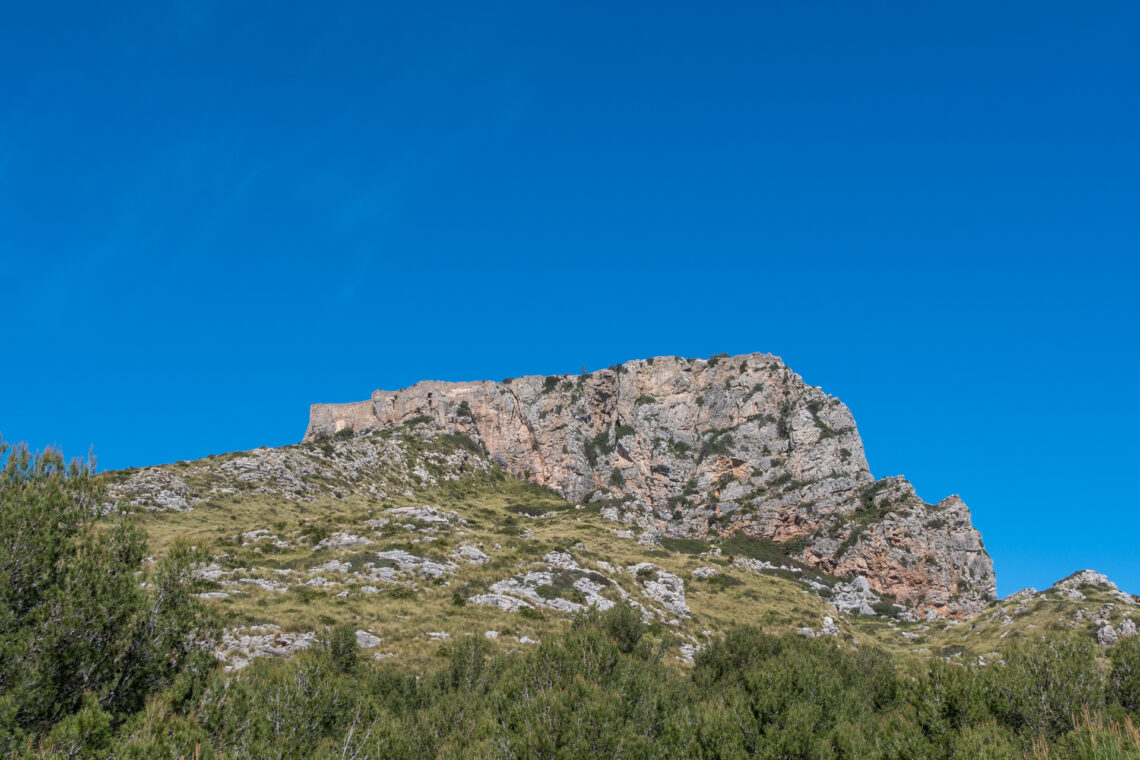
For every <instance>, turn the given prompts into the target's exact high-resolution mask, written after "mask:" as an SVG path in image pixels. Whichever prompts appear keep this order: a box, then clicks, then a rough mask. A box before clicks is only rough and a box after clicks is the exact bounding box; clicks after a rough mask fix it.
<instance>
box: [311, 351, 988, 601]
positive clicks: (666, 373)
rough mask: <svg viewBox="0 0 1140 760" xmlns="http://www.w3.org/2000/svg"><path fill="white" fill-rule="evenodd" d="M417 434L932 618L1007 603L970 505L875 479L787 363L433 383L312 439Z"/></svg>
mask: <svg viewBox="0 0 1140 760" xmlns="http://www.w3.org/2000/svg"><path fill="white" fill-rule="evenodd" d="M408 424H414V425H421V424H426V425H428V426H429V427H431V428H435V429H439V430H442V431H444V432H446V433H453V434H460V435H465V436H468V437H469V438H471V439H472V440H473V441H475V442H476V443H478V444H480V445H481V446H482V447H483V448H485V449H486V451H487V452H488V454H489V455H490V457H491V458H492V460H494V461H495V462H496V463H497V464H499V465H500V466H502V467H503V468H504V469H506V470H507V471H509V472H511V473H512V474H514V475H517V476H520V477H524V478H527V479H530V480H532V481H535V482H537V483H540V484H542V485H544V486H547V487H549V488H551V489H553V490H555V491H557V492H559V493H560V494H562V495H563V496H565V497H566V498H568V499H571V500H574V501H581V502H588V503H594V504H596V503H598V502H601V506H602V508H603V514H610V515H613V516H615V517H616V518H617V519H619V520H621V521H623V522H627V523H631V524H635V525H637V526H638V527H639V528H640V529H641V530H643V531H644V532H646V533H648V534H652V535H658V536H667V537H668V536H671V537H692V536H702V537H706V536H707V537H711V538H717V537H721V538H726V537H730V536H732V535H734V534H745V535H747V536H753V537H755V538H757V539H762V540H763V541H766V542H771V543H772V544H774V545H776V547H777V548H779V549H780V550H782V551H783V552H784V553H786V555H787V556H788V558H789V559H791V560H796V561H799V562H802V563H804V564H805V565H808V566H811V567H815V568H819V569H821V570H825V571H827V572H829V573H832V574H835V575H840V576H843V577H859V576H861V577H864V578H866V579H867V582H868V584H869V586H870V588H871V589H873V590H874V591H876V592H878V593H880V594H890V595H893V596H894V597H895V599H896V600H897V601H898V602H900V603H902V604H904V605H906V606H907V607H908V608H911V609H913V610H915V611H916V612H918V613H919V614H923V615H924V614H927V613H931V612H932V613H936V614H938V615H946V616H954V617H959V616H964V615H968V614H972V613H975V612H978V611H980V610H981V609H982V607H983V606H984V605H985V603H986V602H987V601H989V600H991V599H993V598H994V597H995V584H994V574H993V564H992V562H991V560H990V557H989V555H988V554H987V553H986V551H985V548H984V546H983V544H982V540H981V535H980V534H979V533H978V531H977V530H976V529H975V528H974V527H973V524H972V523H971V520H970V513H969V510H968V509H967V507H966V505H965V504H964V503H963V502H962V500H961V499H959V498H958V497H956V496H951V497H949V498H946V499H944V500H942V501H941V502H938V503H937V504H927V503H925V502H923V501H922V500H921V499H920V498H919V497H918V496H917V495H916V494H915V492H914V489H913V487H911V485H910V484H909V483H907V482H906V480H905V479H903V478H899V477H896V478H886V479H884V480H879V481H876V480H875V478H874V477H873V476H872V475H871V472H870V470H869V468H868V466H867V460H866V457H865V455H864V452H863V444H862V441H861V439H860V437H859V433H858V430H857V429H856V426H855V420H854V418H853V417H852V415H851V412H850V411H849V410H848V409H847V407H846V406H844V404H843V403H841V402H840V401H839V400H838V399H836V398H834V397H831V396H829V395H827V394H826V393H824V392H823V391H822V390H821V389H819V388H817V387H813V386H810V385H808V384H806V383H805V382H804V381H803V380H802V379H801V378H800V376H799V375H797V374H795V373H794V372H792V371H791V370H790V369H789V368H788V367H786V366H785V365H784V364H783V362H782V361H781V360H780V359H779V358H778V357H775V356H771V355H768V354H748V355H744V356H732V357H730V356H727V355H721V356H716V357H712V358H710V359H708V360H702V359H682V358H678V357H656V358H653V359H644V360H637V361H631V362H627V363H625V364H621V365H616V366H614V367H610V368H609V369H605V370H600V371H596V372H592V373H589V374H581V375H563V376H550V377H543V376H527V377H521V378H514V379H510V380H504V381H503V382H486V381H484V382H461V383H450V382H437V381H425V382H421V383H417V384H416V385H413V386H411V387H409V388H405V389H402V390H398V391H382V390H377V391H375V392H373V394H372V397H371V399H369V400H368V401H362V402H356V403H349V404H315V405H313V407H312V409H311V413H310V420H309V427H308V430H307V431H306V434H305V440H306V441H314V440H321V439H326V438H330V437H332V436H334V435H337V434H338V433H339V434H341V435H344V434H345V433H344V431H345V430H346V429H348V428H351V429H352V430H354V431H356V432H361V431H365V430H375V429H383V428H390V427H396V426H400V425H408Z"/></svg>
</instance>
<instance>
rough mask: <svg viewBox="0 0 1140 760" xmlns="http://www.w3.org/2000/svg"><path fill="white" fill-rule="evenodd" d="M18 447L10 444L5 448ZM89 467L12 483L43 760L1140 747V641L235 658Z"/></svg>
mask: <svg viewBox="0 0 1140 760" xmlns="http://www.w3.org/2000/svg"><path fill="white" fill-rule="evenodd" d="M0 454H3V452H2V451H0ZM90 475H91V471H90V465H89V464H85V463H77V464H73V465H71V466H70V467H65V466H64V465H63V462H62V459H61V458H60V457H59V456H58V455H57V454H55V453H53V452H48V453H47V454H45V455H41V456H39V457H36V456H32V455H29V454H28V452H27V451H26V450H24V449H19V448H18V449H16V450H14V451H13V452H12V453H11V454H10V455H9V456H8V457H7V461H6V464H5V467H4V468H3V479H2V481H0V568H2V570H3V572H2V573H0V752H2V753H3V754H5V755H7V756H11V757H22V758H62V757H67V758H112V757H114V758H172V759H174V758H179V757H183V756H185V757H200V758H234V759H236V758H434V757H447V758H531V757H543V758H545V757H550V758H581V757H607V758H619V757H626V758H642V757H661V758H676V757H693V758H722V757H723V758H737V757H739V758H744V757H756V758H772V759H773V760H776V759H777V758H780V759H783V758H820V759H824V758H827V759H838V758H1022V757H1037V758H1047V757H1048V758H1061V757H1073V758H1081V759H1085V758H1088V759H1090V760H1091V759H1092V758H1140V734H1138V733H1137V731H1136V729H1135V727H1134V725H1133V721H1134V720H1135V719H1136V717H1137V711H1138V710H1140V640H1138V639H1137V638H1131V639H1125V640H1122V641H1121V642H1120V643H1118V644H1117V645H1115V646H1114V647H1112V648H1111V649H1109V650H1107V654H1106V653H1105V651H1106V650H1102V649H1100V648H1099V647H1097V646H1096V645H1094V644H1093V643H1092V642H1091V641H1089V640H1088V639H1087V638H1082V637H1079V636H1078V637H1067V636H1055V637H1051V638H1047V639H1041V640H1038V641H1035V642H1028V643H1021V644H1019V645H1016V646H1013V647H1011V648H1010V649H1008V650H1007V651H1006V652H1005V653H1004V656H1003V658H1002V660H1001V661H1000V662H995V663H990V664H987V665H961V664H952V663H948V662H946V661H943V660H940V659H934V658H932V659H929V660H924V661H918V660H906V661H903V660H897V659H894V658H892V657H891V656H889V655H888V654H886V653H884V652H883V651H881V650H879V649H876V648H874V647H871V646H866V645H864V646H854V645H853V644H852V643H851V642H850V641H849V640H838V639H836V638H816V639H806V638H802V637H799V636H794V635H786V634H785V635H775V634H773V633H770V632H765V631H763V630H760V629H759V628H756V627H740V628H737V629H734V630H732V631H731V632H730V633H729V634H728V635H727V636H725V637H724V638H723V639H721V640H719V641H717V642H716V643H714V644H713V645H711V646H710V647H708V648H707V649H705V650H704V651H702V652H701V653H700V654H699V655H698V656H697V658H696V662H695V664H694V665H693V666H692V667H691V668H682V667H680V666H677V665H674V664H672V663H671V662H669V661H667V660H666V658H665V657H664V656H663V653H664V647H663V644H664V643H666V642H665V638H667V637H668V634H665V638H663V637H661V636H656V635H655V636H647V635H645V632H646V628H645V627H644V626H643V625H642V624H641V621H640V615H639V613H638V612H637V611H635V610H634V609H633V608H631V607H628V606H625V605H619V606H616V607H614V608H612V609H611V610H609V611H607V612H605V613H600V614H599V613H596V612H592V613H589V614H584V615H580V616H579V617H577V618H575V619H574V620H573V621H572V623H571V624H570V625H568V626H567V627H566V629H565V630H563V631H562V632H561V633H557V634H550V635H548V636H546V637H545V638H544V640H543V641H542V642H541V643H540V644H538V645H536V646H530V647H523V649H522V651H519V652H515V653H509V652H504V651H500V650H496V649H495V648H494V647H493V645H492V644H491V643H490V642H488V641H487V640H486V639H484V638H483V637H481V636H469V637H463V638H457V639H455V640H453V641H451V642H449V644H448V645H447V646H446V648H444V649H443V650H441V655H442V656H441V657H440V658H439V661H438V663H437V664H436V665H435V666H433V667H430V668H427V669H426V670H421V671H418V672H416V671H413V670H411V669H409V668H407V667H404V668H401V667H400V666H399V665H398V664H394V663H392V662H391V661H386V662H384V663H383V664H379V663H376V662H373V661H372V660H370V659H366V658H365V657H364V655H363V654H362V653H361V652H360V651H359V650H358V648H357V646H356V640H355V637H354V633H353V630H352V629H351V628H334V629H331V630H329V631H327V632H326V635H325V638H324V640H323V642H322V644H321V646H318V647H314V648H313V649H311V650H310V651H308V652H305V653H303V654H301V655H299V656H297V657H295V658H293V659H292V660H288V661H284V660H265V659H262V660H257V661H255V662H254V663H253V664H252V665H251V666H250V667H249V668H247V669H245V670H243V671H240V672H236V673H227V672H224V671H223V670H222V669H220V668H219V667H216V666H214V665H213V664H212V663H210V662H208V659H207V658H205V656H204V655H202V654H201V652H200V644H201V643H202V642H203V641H205V640H207V639H209V637H210V636H211V635H213V630H212V629H211V627H210V626H209V625H208V621H207V620H206V619H205V617H204V614H203V613H202V611H201V610H199V609H198V607H197V606H196V604H195V602H194V599H193V597H192V596H191V595H190V594H189V590H188V572H187V568H188V567H189V563H190V562H191V561H192V560H193V557H192V556H191V552H190V551H189V550H188V549H179V550H177V551H174V552H172V553H171V556H169V557H167V558H165V559H163V560H162V561H160V562H158V563H155V564H147V563H142V559H143V557H144V556H145V543H144V540H143V536H142V534H141V533H140V532H139V530H138V529H137V526H136V525H135V524H134V523H133V522H132V520H131V519H130V518H129V517H127V516H124V515H121V514H118V513H110V514H106V515H101V514H100V509H101V507H100V505H101V503H102V502H101V499H100V495H99V494H98V489H97V487H96V486H95V485H94V484H93V481H92V480H91V477H90Z"/></svg>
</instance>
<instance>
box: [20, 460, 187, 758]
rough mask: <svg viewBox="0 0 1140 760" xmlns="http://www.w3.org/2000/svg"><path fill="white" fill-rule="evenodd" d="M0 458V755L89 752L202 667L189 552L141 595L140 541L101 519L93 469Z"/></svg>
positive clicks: (174, 558) (122, 518)
mask: <svg viewBox="0 0 1140 760" xmlns="http://www.w3.org/2000/svg"><path fill="white" fill-rule="evenodd" d="M0 460H3V467H2V468H0V748H5V749H8V750H11V749H13V748H15V747H18V746H21V745H24V744H26V743H27V742H28V741H30V740H32V739H33V738H35V737H40V738H42V737H44V736H51V737H55V738H53V739H52V740H51V742H52V743H54V742H57V741H58V743H59V746H64V745H66V746H69V747H78V746H82V745H84V744H90V743H98V741H100V737H107V736H109V734H110V732H111V730H112V727H113V726H114V725H117V722H118V721H119V720H120V719H121V718H123V717H124V716H127V715H130V714H132V713H135V712H137V711H139V710H140V709H141V708H142V707H143V705H144V704H145V702H146V699H147V697H148V696H150V695H151V694H153V693H155V692H157V691H158V690H160V689H162V688H164V687H166V686H168V685H170V684H172V683H173V682H174V681H175V679H176V678H177V677H178V676H179V674H180V673H182V672H184V671H186V672H191V671H192V670H193V667H194V662H195V661H197V662H199V663H201V662H202V660H203V658H202V656H201V655H200V654H198V655H196V654H195V653H196V652H197V647H196V645H195V636H196V635H199V634H204V633H205V629H204V628H203V619H202V617H201V615H200V611H199V608H198V607H197V605H196V604H195V600H194V599H193V598H192V597H191V596H190V593H189V586H188V582H189V557H188V552H187V551H186V550H184V549H180V550H176V551H174V552H172V554H171V555H170V556H168V557H167V558H166V559H164V560H162V561H161V562H160V563H158V564H157V565H156V566H155V567H154V568H153V569H152V570H151V571H150V572H149V573H148V574H147V575H146V581H147V584H146V586H147V587H146V588H143V587H142V586H141V584H140V581H141V580H142V578H141V577H140V576H139V572H140V569H141V562H142V559H143V557H144V556H145V553H146V541H145V536H144V534H143V532H142V530H141V528H139V526H138V524H137V523H136V522H135V521H134V520H132V519H131V518H130V517H128V516H126V515H124V514H121V513H119V512H112V513H110V514H106V515H104V514H102V512H103V509H104V504H103V493H102V491H101V489H100V488H99V487H98V485H97V483H96V480H95V478H94V477H93V475H94V463H93V462H84V461H74V462H71V463H70V464H65V463H64V461H63V457H62V456H61V455H60V454H59V453H58V452H56V451H53V450H50V449H49V450H48V451H46V452H44V453H42V454H33V453H31V452H29V451H28V449H27V448H26V447H25V446H16V447H12V448H9V446H8V445H7V444H5V443H3V442H0ZM204 672H205V671H204V670H203V673H204ZM76 751H78V750H76ZM72 754H74V752H73V753H72Z"/></svg>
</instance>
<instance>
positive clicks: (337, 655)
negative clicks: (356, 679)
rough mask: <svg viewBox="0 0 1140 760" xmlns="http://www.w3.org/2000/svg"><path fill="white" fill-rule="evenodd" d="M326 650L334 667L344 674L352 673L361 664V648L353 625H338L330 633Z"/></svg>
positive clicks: (325, 643)
mask: <svg viewBox="0 0 1140 760" xmlns="http://www.w3.org/2000/svg"><path fill="white" fill-rule="evenodd" d="M324 649H325V652H326V653H327V654H328V656H329V660H330V661H331V662H332V664H333V666H334V667H335V668H336V669H337V670H339V671H341V672H342V673H349V672H352V671H353V670H355V669H356V666H357V665H358V664H359V662H360V647H359V646H358V645H357V643H356V631H355V630H354V629H353V627H352V626H351V625H338V626H337V627H335V628H333V629H332V630H331V631H329V632H328V634H327V638H326V639H325V641H324Z"/></svg>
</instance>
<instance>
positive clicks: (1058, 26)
mask: <svg viewBox="0 0 1140 760" xmlns="http://www.w3.org/2000/svg"><path fill="white" fill-rule="evenodd" d="M1138 34H1140V5H1137V4H1136V3H1132V2H1115V3H1114V2H1108V3H1095V4H1074V3H1051V2H1033V3H1015V2H1005V3H993V2H984V3H982V2H967V3H950V4H946V3H943V4H940V5H937V7H936V6H935V4H931V3H918V4H915V3H901V2H895V3H878V2H873V3H790V2H787V3H785V2H770V3H741V4H739V5H733V4H719V5H717V6H716V7H714V8H710V7H709V4H698V3H689V4H683V5H682V4H674V3H659V2H655V3H580V2H575V3H536V2H519V3H517V4H499V3H493V2H488V3H456V4H454V5H451V6H447V5H436V4H433V3H429V2H416V3H392V4H386V3H359V4H350V3H348V4H346V3H334V4H312V3H307V4H290V3H268V2H265V3H245V2H228V1H227V2H216V3H207V2H197V1H190V0H187V1H185V2H181V3H177V2H176V3H152V2H145V3H143V2H140V3H113V4H110V5H108V4H100V3H66V4H62V5H53V4H51V3H48V2H44V3H9V4H7V5H6V7H5V11H4V21H3V24H0V93H2V95H0V264H2V269H0V303H2V304H3V307H4V316H5V320H4V322H5V323H4V325H3V328H2V329H0V356H2V357H3V360H2V364H0V368H2V372H0V432H2V433H3V435H4V437H5V438H6V439H7V440H26V441H28V442H29V443H31V444H32V445H33V446H36V447H42V446H44V445H46V444H49V443H59V444H61V445H62V446H63V447H64V449H65V451H66V452H67V453H69V454H75V455H77V454H81V453H84V452H86V450H87V448H88V447H89V446H94V448H95V451H96V454H97V455H98V456H99V457H100V462H101V465H103V466H105V467H108V468H113V467H123V466H128V465H144V464H152V463H158V462H168V461H171V460H175V459H183V458H194V457H200V456H203V455H205V454H207V453H211V452H222V451H228V450H234V449H242V448H250V447H254V446H259V445H271V446H272V445H279V444H286V443H291V442H294V441H297V440H298V439H299V438H300V437H301V435H302V433H303V432H304V428H305V423H306V419H307V413H308V405H309V404H310V403H311V402H314V401H348V400H359V399H363V398H366V397H367V395H368V394H369V393H370V392H371V391H372V390H373V389H374V388H377V387H382V388H389V389H391V388H398V387H401V386H404V385H407V384H410V383H412V382H415V381H416V380H419V379H425V378H436V379H447V380H461V379H481V378H488V379H500V378H502V377H505V376H512V375H520V374H532V373H562V372H577V371H578V368H579V367H580V366H581V365H585V366H586V367H587V368H598V367H604V366H607V365H610V364H613V363H615V362H619V361H623V360H626V359H632V358H638V357H645V356H651V355H661V354H679V355H684V356H708V355H710V354H713V353H717V352H721V351H727V352H730V353H740V352H749V351H770V352H772V353H775V354H779V355H780V356H782V357H783V358H784V359H785V361H787V362H788V363H789V364H790V365H791V366H792V367H793V368H794V369H795V370H797V371H798V372H799V373H800V374H802V375H803V376H804V377H805V378H806V379H807V381H808V382H810V383H812V384H817V385H821V386H822V387H823V388H824V389H825V390H827V391H828V392H830V393H833V394H836V395H838V396H839V397H840V398H841V399H843V400H844V401H845V402H846V403H847V404H848V405H849V406H850V407H851V409H852V410H853V411H854V413H855V416H856V419H857V420H858V422H859V426H860V429H861V431H862V433H863V437H864V441H865V444H866V448H867V453H868V457H869V460H870V463H871V467H872V470H873V471H874V473H875V474H876V475H877V476H884V475H892V474H905V475H906V476H908V477H909V478H910V479H911V480H912V481H913V482H914V484H915V486H916V487H917V489H918V492H919V494H920V495H921V496H923V497H924V498H926V499H927V500H928V501H932V500H938V499H941V498H943V497H944V496H946V495H948V494H950V493H960V494H961V495H962V496H963V498H965V500H966V501H967V503H968V504H969V505H970V506H971V507H972V508H973V511H974V517H975V521H976V523H977V525H978V526H979V527H980V528H981V529H982V531H983V533H984V536H985V539H986V543H987V546H988V547H989V549H990V550H991V552H992V553H993V556H994V559H995V562H996V566H997V571H998V583H999V590H1000V592H1001V593H1002V594H1007V593H1010V592H1012V591H1014V590H1016V589H1018V588H1020V587H1022V586H1026V585H1035V586H1038V587H1044V586H1047V585H1049V584H1050V583H1051V582H1052V581H1053V580H1055V579H1057V578H1059V577H1061V576H1062V575H1065V574H1067V573H1069V572H1070V571H1072V570H1076V569H1078V568H1083V567H1086V566H1092V567H1095V568H1097V569H1099V570H1101V571H1103V572H1107V573H1109V574H1110V575H1111V576H1112V577H1113V578H1115V579H1116V580H1117V582H1118V583H1120V584H1121V585H1122V586H1124V587H1125V588H1129V589H1130V590H1132V591H1136V592H1140V563H1138V562H1137V559H1136V557H1137V537H1138V536H1140V510H1138V507H1140V497H1138V496H1137V488H1138V479H1137V475H1138V472H1137V461H1138V459H1140V444H1138V438H1140V434H1138V430H1140V411H1138V409H1140V403H1138V401H1137V398H1136V395H1137V394H1136V390H1137V385H1138V383H1137V377H1138V371H1140V360H1138V358H1137V348H1138V345H1140V340H1138V335H1137V332H1138V329H1137V328H1138V326H1140V318H1138V307H1137V300H1138V299H1137V286H1138V285H1140V264H1138V263H1137V261H1136V257H1137V255H1138V254H1140V139H1138V135H1140V105H1138V102H1140V97H1138V93H1140V55H1138V53H1137V49H1136V39H1137V36H1138Z"/></svg>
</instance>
